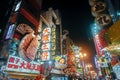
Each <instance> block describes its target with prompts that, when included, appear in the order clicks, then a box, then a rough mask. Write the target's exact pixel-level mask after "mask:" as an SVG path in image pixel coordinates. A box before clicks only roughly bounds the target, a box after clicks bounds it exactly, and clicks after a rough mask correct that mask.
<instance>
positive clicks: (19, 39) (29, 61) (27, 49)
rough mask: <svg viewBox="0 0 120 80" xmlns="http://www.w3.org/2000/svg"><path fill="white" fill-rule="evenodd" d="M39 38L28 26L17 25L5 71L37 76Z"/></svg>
mask: <svg viewBox="0 0 120 80" xmlns="http://www.w3.org/2000/svg"><path fill="white" fill-rule="evenodd" d="M39 38H40V36H39V35H36V34H35V30H34V29H33V28H32V27H31V26H30V25H29V24H25V23H21V24H18V26H16V30H15V32H14V34H13V39H12V40H11V43H10V45H9V51H8V53H9V57H8V61H7V66H6V70H7V71H14V72H22V73H32V74H39V73H40V69H41V65H40V63H39V62H37V60H36V53H37V50H38V47H39V45H40V43H39Z"/></svg>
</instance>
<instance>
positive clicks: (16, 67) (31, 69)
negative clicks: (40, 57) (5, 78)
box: [6, 55, 41, 74]
mask: <svg viewBox="0 0 120 80" xmlns="http://www.w3.org/2000/svg"><path fill="white" fill-rule="evenodd" d="M6 70H7V71H15V72H24V73H35V74H40V70H41V65H40V63H38V62H34V61H32V62H27V61H25V60H23V59H22V58H20V57H16V56H11V55H10V56H9V58H8V62H7V66H6Z"/></svg>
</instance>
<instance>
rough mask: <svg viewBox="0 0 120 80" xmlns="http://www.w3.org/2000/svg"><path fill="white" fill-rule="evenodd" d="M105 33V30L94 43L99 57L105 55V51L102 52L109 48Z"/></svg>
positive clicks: (97, 36) (96, 37)
mask: <svg viewBox="0 0 120 80" xmlns="http://www.w3.org/2000/svg"><path fill="white" fill-rule="evenodd" d="M104 33H105V30H102V31H101V33H99V34H98V35H96V36H95V37H94V43H95V47H96V51H97V54H98V57H100V56H102V55H103V54H104V51H102V49H103V48H104V47H106V46H107V43H106V40H105V38H104V36H103V35H104Z"/></svg>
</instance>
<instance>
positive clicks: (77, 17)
mask: <svg viewBox="0 0 120 80" xmlns="http://www.w3.org/2000/svg"><path fill="white" fill-rule="evenodd" d="M49 7H52V8H53V9H58V10H59V11H60V13H61V18H62V27H63V29H67V30H69V37H70V38H71V39H72V40H73V42H74V43H75V44H76V45H78V46H80V47H82V51H81V52H83V53H86V54H87V60H86V62H91V61H93V55H94V54H95V48H94V44H93V40H92V34H91V30H90V24H91V23H92V22H93V21H94V17H93V16H92V14H91V6H90V5H89V3H88V0H43V2H42V10H47V9H48V8H49Z"/></svg>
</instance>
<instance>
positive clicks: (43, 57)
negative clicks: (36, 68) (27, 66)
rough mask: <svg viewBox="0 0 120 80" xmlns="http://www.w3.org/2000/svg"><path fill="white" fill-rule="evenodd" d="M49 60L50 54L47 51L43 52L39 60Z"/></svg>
mask: <svg viewBox="0 0 120 80" xmlns="http://www.w3.org/2000/svg"><path fill="white" fill-rule="evenodd" d="M49 59H50V52H48V51H45V52H43V53H42V55H41V60H42V61H45V60H49Z"/></svg>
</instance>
